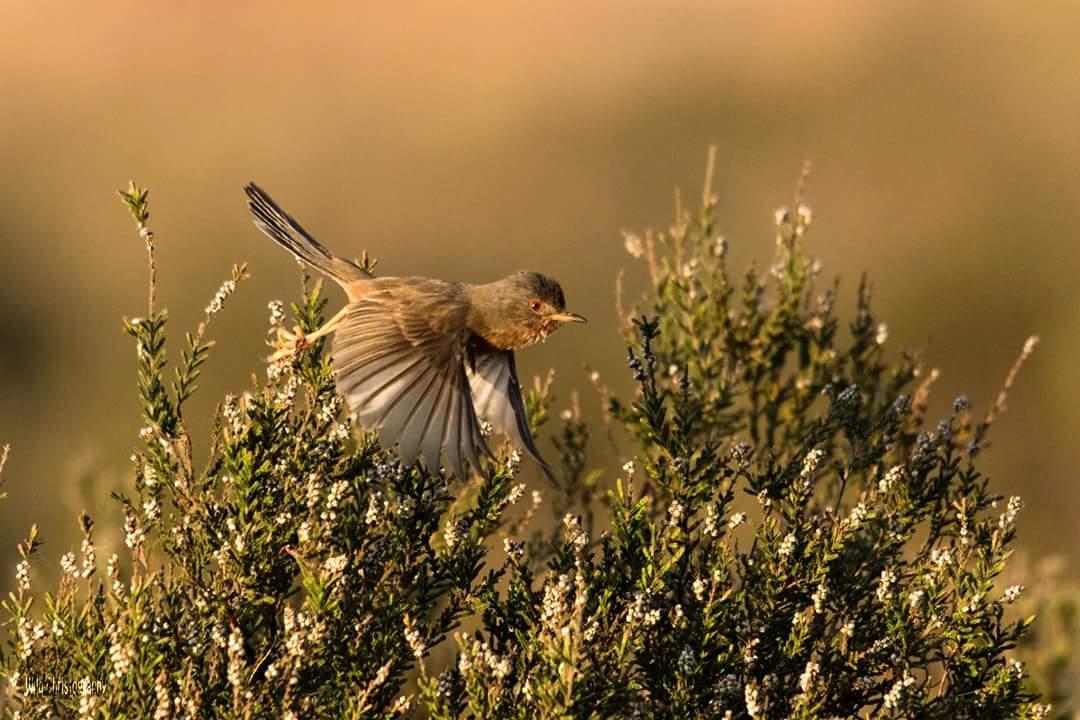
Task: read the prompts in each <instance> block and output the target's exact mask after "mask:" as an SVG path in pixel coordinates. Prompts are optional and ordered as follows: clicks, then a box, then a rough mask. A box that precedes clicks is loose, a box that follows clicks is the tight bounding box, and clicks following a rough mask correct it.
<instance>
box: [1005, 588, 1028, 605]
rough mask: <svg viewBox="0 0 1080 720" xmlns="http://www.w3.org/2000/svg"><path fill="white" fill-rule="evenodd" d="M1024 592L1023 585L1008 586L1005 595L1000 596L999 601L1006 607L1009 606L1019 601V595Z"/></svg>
mask: <svg viewBox="0 0 1080 720" xmlns="http://www.w3.org/2000/svg"><path fill="white" fill-rule="evenodd" d="M1023 592H1024V586H1023V585H1010V586H1009V587H1007V588H1005V594H1004V595H1002V597H1001V601H1002V602H1004V603H1005V604H1007V605H1011V604H1012V603H1014V602H1016V601H1017V600H1019V599H1020V594H1021V593H1023Z"/></svg>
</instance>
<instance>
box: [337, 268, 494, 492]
mask: <svg viewBox="0 0 1080 720" xmlns="http://www.w3.org/2000/svg"><path fill="white" fill-rule="evenodd" d="M372 282H373V283H374V287H373V289H372V291H371V292H370V293H369V294H367V295H365V296H364V297H362V298H360V299H358V300H355V301H354V302H353V303H351V304H350V305H349V306H348V308H347V313H346V316H345V319H344V320H343V321H342V324H341V326H340V327H339V328H338V330H337V332H336V335H335V338H334V351H333V364H334V369H335V374H336V377H337V384H338V390H339V391H340V392H341V394H342V395H343V396H344V397H345V400H346V402H347V403H348V405H349V408H350V409H351V410H352V411H353V412H355V413H356V416H357V418H358V419H359V421H360V423H361V424H362V425H364V426H365V427H368V428H370V429H374V430H378V432H379V442H380V444H382V445H383V447H392V446H394V445H397V449H398V454H399V455H400V457H401V459H402V461H403V462H405V463H406V464H410V465H411V464H412V463H413V462H415V461H416V458H417V456H418V455H419V456H422V457H423V458H424V462H425V464H427V466H428V468H429V470H431V471H432V472H435V471H436V470H437V468H438V466H439V459H440V455H442V454H443V453H445V455H446V460H447V465H448V467H449V468H450V469H452V470H453V472H454V473H455V474H457V475H458V476H459V477H464V474H465V462H464V461H468V463H469V465H471V466H472V467H474V468H475V467H479V452H478V451H482V452H484V453H487V452H489V451H488V450H487V446H486V445H485V444H484V441H483V437H482V436H481V433H480V428H479V421H478V419H477V413H476V410H475V408H474V407H473V399H472V395H471V393H470V390H469V381H468V377H467V375H466V372H465V349H466V345H467V343H468V341H469V339H470V337H471V333H470V332H469V330H468V328H467V326H466V322H465V320H466V313H467V311H468V306H467V303H465V302H462V297H461V296H460V293H461V290H460V286H457V285H454V284H451V283H442V282H438V281H432V280H416V279H411V278H380V279H378V280H374V281H372Z"/></svg>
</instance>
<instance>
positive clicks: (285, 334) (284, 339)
mask: <svg viewBox="0 0 1080 720" xmlns="http://www.w3.org/2000/svg"><path fill="white" fill-rule="evenodd" d="M307 346H308V339H307V336H305V335H304V331H303V330H301V329H300V328H299V327H297V328H294V329H293V332H289V331H288V330H286V329H285V328H278V331H277V339H276V340H274V341H273V342H272V343H270V347H272V348H274V350H275V352H274V354H273V355H271V356H270V357H269V358H267V360H268V361H269V362H271V363H274V362H277V361H278V360H281V359H283V358H287V357H289V356H290V355H293V354H295V353H298V352H300V351H301V350H303V349H304V348H306V347H307Z"/></svg>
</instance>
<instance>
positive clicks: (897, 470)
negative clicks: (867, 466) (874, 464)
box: [878, 465, 904, 495]
mask: <svg viewBox="0 0 1080 720" xmlns="http://www.w3.org/2000/svg"><path fill="white" fill-rule="evenodd" d="M903 478H904V466H903V465H894V466H893V467H891V468H889V471H888V472H887V473H885V476H884V477H883V478H881V480H880V481H878V492H880V493H881V494H882V495H884V494H885V493H887V492H889V491H890V490H892V489H893V487H894V486H895V485H896V483H898V482H900V481H901V480H902V479H903Z"/></svg>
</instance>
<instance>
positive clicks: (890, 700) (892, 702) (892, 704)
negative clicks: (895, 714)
mask: <svg viewBox="0 0 1080 720" xmlns="http://www.w3.org/2000/svg"><path fill="white" fill-rule="evenodd" d="M914 684H915V678H913V677H912V676H911V675H910V674H909V673H908V671H907V670H905V671H904V675H903V676H902V677H901V678H900V679H899V680H897V681H896V682H895V683H893V686H892V688H891V689H890V690H889V692H887V693H885V709H886V710H895V709H897V708H899V707H900V705H901V703H902V702H903V701H904V699H905V698H906V697H907V689H908V688H909V687H911V686H912V685H914Z"/></svg>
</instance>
